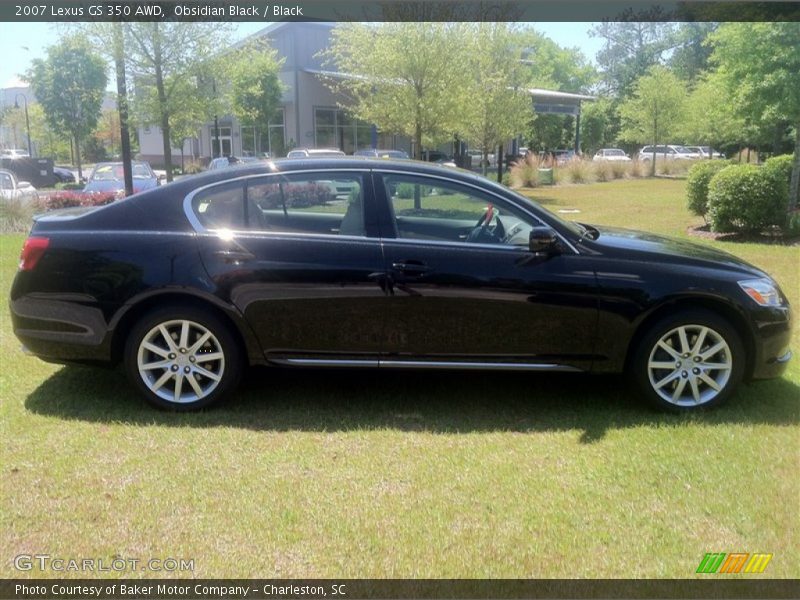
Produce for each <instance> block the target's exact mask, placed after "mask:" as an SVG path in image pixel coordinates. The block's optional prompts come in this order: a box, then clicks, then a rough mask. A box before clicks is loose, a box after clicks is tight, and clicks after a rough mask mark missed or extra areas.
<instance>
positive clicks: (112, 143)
mask: <svg viewBox="0 0 800 600" xmlns="http://www.w3.org/2000/svg"><path fill="white" fill-rule="evenodd" d="M94 137H95V138H97V141H98V142H100V144H101V145H102V146H103V148H105V149H106V152H107V153H108V154H110V155H111V156H119V155H120V153H121V150H120V122H119V113H118V112H117V111H116V110H113V109H106V110H104V111H103V114H102V116H101V117H100V120H99V122H98V124H97V129H95V131H94Z"/></svg>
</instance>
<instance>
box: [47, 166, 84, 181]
mask: <svg viewBox="0 0 800 600" xmlns="http://www.w3.org/2000/svg"><path fill="white" fill-rule="evenodd" d="M53 176H54V177H55V178H56V181H57V183H76V182H77V181H78V178H77V177H76V176H75V173H73V172H72V171H71V170H70V169H67V168H66V167H53Z"/></svg>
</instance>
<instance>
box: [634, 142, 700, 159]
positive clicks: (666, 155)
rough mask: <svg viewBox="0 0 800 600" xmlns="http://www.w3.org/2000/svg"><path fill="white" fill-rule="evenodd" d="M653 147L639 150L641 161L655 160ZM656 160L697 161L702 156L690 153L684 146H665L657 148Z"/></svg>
mask: <svg viewBox="0 0 800 600" xmlns="http://www.w3.org/2000/svg"><path fill="white" fill-rule="evenodd" d="M653 148H654V147H653V146H644V147H643V148H642V149H641V150H639V160H653ZM655 151H656V160H665V159H666V160H677V159H680V160H697V159H698V158H700V156H699V155H698V154H696V153H694V152H690V151H689V150H688V149H686V148H684V147H683V146H677V145H664V146H655Z"/></svg>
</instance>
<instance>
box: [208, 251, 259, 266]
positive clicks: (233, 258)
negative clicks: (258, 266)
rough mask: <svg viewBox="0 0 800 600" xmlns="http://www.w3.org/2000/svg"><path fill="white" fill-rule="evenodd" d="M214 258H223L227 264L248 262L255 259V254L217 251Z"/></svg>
mask: <svg viewBox="0 0 800 600" xmlns="http://www.w3.org/2000/svg"><path fill="white" fill-rule="evenodd" d="M214 256H217V257H219V258H221V259H222V260H223V261H225V262H226V263H235V262H247V261H250V260H254V259H255V257H256V256H255V254H252V253H250V252H247V251H241V250H217V251H216V252H214Z"/></svg>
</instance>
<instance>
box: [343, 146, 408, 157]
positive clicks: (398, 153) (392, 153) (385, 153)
mask: <svg viewBox="0 0 800 600" xmlns="http://www.w3.org/2000/svg"><path fill="white" fill-rule="evenodd" d="M353 156H370V157H373V158H408V152H405V151H404V150H378V149H375V148H364V149H363V150H356V151H355V152H353Z"/></svg>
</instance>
